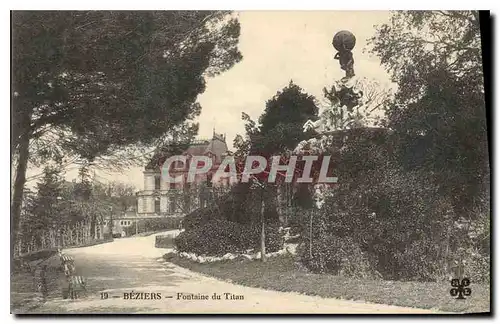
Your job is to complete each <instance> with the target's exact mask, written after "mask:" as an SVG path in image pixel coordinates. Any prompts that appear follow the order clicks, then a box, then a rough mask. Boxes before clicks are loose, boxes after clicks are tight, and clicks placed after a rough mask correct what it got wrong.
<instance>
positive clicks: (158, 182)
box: [155, 176, 161, 190]
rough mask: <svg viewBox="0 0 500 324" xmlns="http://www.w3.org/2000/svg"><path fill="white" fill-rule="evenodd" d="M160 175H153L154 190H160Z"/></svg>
mask: <svg viewBox="0 0 500 324" xmlns="http://www.w3.org/2000/svg"><path fill="white" fill-rule="evenodd" d="M160 182H161V177H160V176H155V190H160Z"/></svg>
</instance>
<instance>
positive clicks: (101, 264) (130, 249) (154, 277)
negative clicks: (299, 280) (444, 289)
mask: <svg viewBox="0 0 500 324" xmlns="http://www.w3.org/2000/svg"><path fill="white" fill-rule="evenodd" d="M170 233H172V232H170ZM162 234H163V233H162ZM154 240H155V235H151V236H147V237H134V238H123V239H117V240H115V241H114V242H111V243H106V244H101V245H96V246H91V247H85V248H78V249H68V250H67V251H65V252H66V253H67V254H69V255H72V256H73V257H74V258H75V263H76V268H77V272H78V274H81V275H83V276H85V277H86V278H87V280H88V286H89V287H88V288H89V294H88V295H87V297H84V298H81V299H78V300H75V301H71V300H63V299H61V298H60V297H58V296H57V297H55V298H51V299H49V300H48V301H47V302H46V303H45V304H44V305H43V306H42V307H41V308H39V309H37V310H35V312H50V313H71V314H78V313H127V314H130V313H190V314H193V313H206V314H210V313H259V314H262V313H280V314H283V313H299V314H305V313H319V314H325V313H344V314H345V313H358V314H359V313H430V312H432V311H430V310H422V309H414V308H404V307H397V306H389V305H380V304H370V303H364V302H355V301H345V300H338V299H330V298H321V297H313V296H306V295H300V294H297V293H285V292H277V291H268V290H263V289H257V288H250V287H244V286H240V285H235V284H232V283H228V282H224V281H220V280H216V279H213V278H209V277H206V276H203V275H200V274H197V273H194V272H192V271H189V270H187V269H184V268H181V267H178V266H176V265H174V264H172V263H169V262H165V261H164V260H163V259H162V258H161V256H162V255H163V254H164V253H166V252H168V249H156V248H155V247H154ZM131 292H134V293H135V294H133V296H137V295H138V294H137V293H140V292H142V293H155V294H158V293H159V294H161V297H162V298H161V299H151V300H144V299H143V300H139V299H124V293H127V294H128V293H131ZM102 293H107V294H108V298H107V299H102V298H101V294H102ZM179 293H182V294H185V295H190V294H194V295H197V296H198V295H206V296H208V297H209V299H208V300H200V299H191V300H185V299H182V298H181V299H177V297H178V294H179ZM214 293H215V294H218V295H220V296H221V299H220V300H218V299H217V300H212V299H211V297H212V295H214ZM225 293H227V296H233V295H234V296H243V299H241V297H233V299H232V300H231V299H225ZM144 296H145V295H144V294H143V297H144ZM168 296H172V298H167V297H168ZM149 298H151V294H150V295H149Z"/></svg>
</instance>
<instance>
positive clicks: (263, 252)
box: [260, 197, 266, 262]
mask: <svg viewBox="0 0 500 324" xmlns="http://www.w3.org/2000/svg"><path fill="white" fill-rule="evenodd" d="M265 207H266V204H265V202H264V197H262V203H261V208H260V218H261V232H260V258H261V260H262V262H266V221H265V218H264V210H265Z"/></svg>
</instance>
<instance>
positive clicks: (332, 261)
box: [298, 235, 377, 278]
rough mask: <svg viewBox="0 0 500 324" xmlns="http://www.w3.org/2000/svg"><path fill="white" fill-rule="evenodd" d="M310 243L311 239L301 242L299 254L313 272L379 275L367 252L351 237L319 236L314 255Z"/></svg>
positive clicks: (355, 276) (315, 243)
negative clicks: (374, 269)
mask: <svg viewBox="0 0 500 324" xmlns="http://www.w3.org/2000/svg"><path fill="white" fill-rule="evenodd" d="M309 244H310V243H309V241H305V243H303V244H301V245H300V247H299V250H298V254H299V256H300V259H301V262H302V263H303V264H304V265H305V266H306V267H307V268H308V269H310V270H311V271H313V272H316V273H329V274H334V275H341V276H346V277H353V278H376V277H377V276H376V274H375V272H374V271H373V267H372V265H371V264H370V262H369V260H368V258H367V256H366V252H363V251H362V250H361V248H360V247H359V245H357V244H356V243H355V242H354V241H353V240H352V239H350V238H343V237H336V236H331V235H325V236H319V237H318V238H315V239H313V250H312V255H310V253H309V252H310V251H309V248H310V247H309ZM311 256H312V257H311Z"/></svg>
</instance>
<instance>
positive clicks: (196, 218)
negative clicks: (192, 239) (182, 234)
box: [182, 206, 219, 231]
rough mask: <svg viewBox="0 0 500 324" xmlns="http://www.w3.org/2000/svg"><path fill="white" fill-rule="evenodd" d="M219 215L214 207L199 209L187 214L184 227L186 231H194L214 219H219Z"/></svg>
mask: <svg viewBox="0 0 500 324" xmlns="http://www.w3.org/2000/svg"><path fill="white" fill-rule="evenodd" d="M218 215H219V214H218V213H217V211H216V209H215V207H214V206H208V207H205V208H199V209H196V210H194V211H192V212H191V213H189V214H187V215H186V216H185V217H184V220H183V222H182V225H183V227H184V229H185V230H186V231H190V230H194V229H196V228H200V227H202V226H204V225H206V224H207V223H209V222H211V221H213V220H214V219H218V218H219V217H218Z"/></svg>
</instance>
